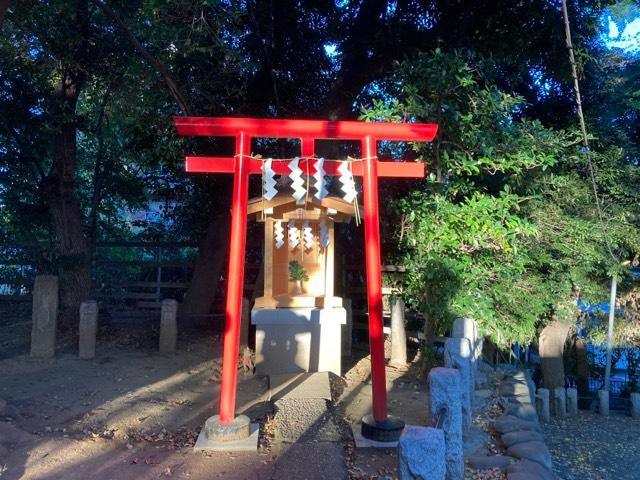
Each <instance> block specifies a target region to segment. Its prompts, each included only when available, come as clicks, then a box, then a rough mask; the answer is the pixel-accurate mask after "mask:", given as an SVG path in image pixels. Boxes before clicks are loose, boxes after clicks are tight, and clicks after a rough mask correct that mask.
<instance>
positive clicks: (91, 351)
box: [78, 300, 98, 359]
mask: <svg viewBox="0 0 640 480" xmlns="http://www.w3.org/2000/svg"><path fill="white" fill-rule="evenodd" d="M97 333H98V302H96V301H95V300H88V301H86V302H82V303H81V304H80V324H79V325H78V357H80V358H82V359H90V358H93V357H95V356H96V335H97Z"/></svg>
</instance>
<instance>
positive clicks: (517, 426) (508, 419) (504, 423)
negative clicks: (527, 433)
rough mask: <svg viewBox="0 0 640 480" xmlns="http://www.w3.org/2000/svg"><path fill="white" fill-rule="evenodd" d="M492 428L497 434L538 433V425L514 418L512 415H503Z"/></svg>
mask: <svg viewBox="0 0 640 480" xmlns="http://www.w3.org/2000/svg"><path fill="white" fill-rule="evenodd" d="M493 428H495V429H496V431H497V432H499V433H502V434H504V433H509V432H518V431H520V430H533V431H536V432H539V431H540V425H538V423H537V422H530V421H528V420H522V419H521V418H518V417H514V416H513V415H503V416H502V417H500V418H498V419H497V420H496V421H495V423H494V424H493Z"/></svg>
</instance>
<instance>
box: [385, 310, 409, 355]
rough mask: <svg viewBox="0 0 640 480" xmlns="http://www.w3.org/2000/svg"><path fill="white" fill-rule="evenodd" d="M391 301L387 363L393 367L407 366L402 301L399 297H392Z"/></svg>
mask: <svg viewBox="0 0 640 480" xmlns="http://www.w3.org/2000/svg"><path fill="white" fill-rule="evenodd" d="M391 300H392V304H391V360H390V361H389V363H390V364H391V365H393V366H399V367H404V366H406V365H407V334H406V332H405V324H404V301H402V299H401V298H400V297H395V298H394V297H392V299H391ZM394 300H395V301H394Z"/></svg>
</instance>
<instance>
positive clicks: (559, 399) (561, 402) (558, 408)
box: [553, 387, 567, 418]
mask: <svg viewBox="0 0 640 480" xmlns="http://www.w3.org/2000/svg"><path fill="white" fill-rule="evenodd" d="M553 414H554V415H555V416H556V417H558V418H564V417H566V416H567V396H566V390H565V389H564V387H556V388H554V389H553Z"/></svg>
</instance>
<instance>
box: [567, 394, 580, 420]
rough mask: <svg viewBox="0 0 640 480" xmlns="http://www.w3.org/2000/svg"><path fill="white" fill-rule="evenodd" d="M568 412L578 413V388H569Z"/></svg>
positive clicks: (571, 413)
mask: <svg viewBox="0 0 640 480" xmlns="http://www.w3.org/2000/svg"><path fill="white" fill-rule="evenodd" d="M567 414H569V415H577V414H578V389H576V388H567Z"/></svg>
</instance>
